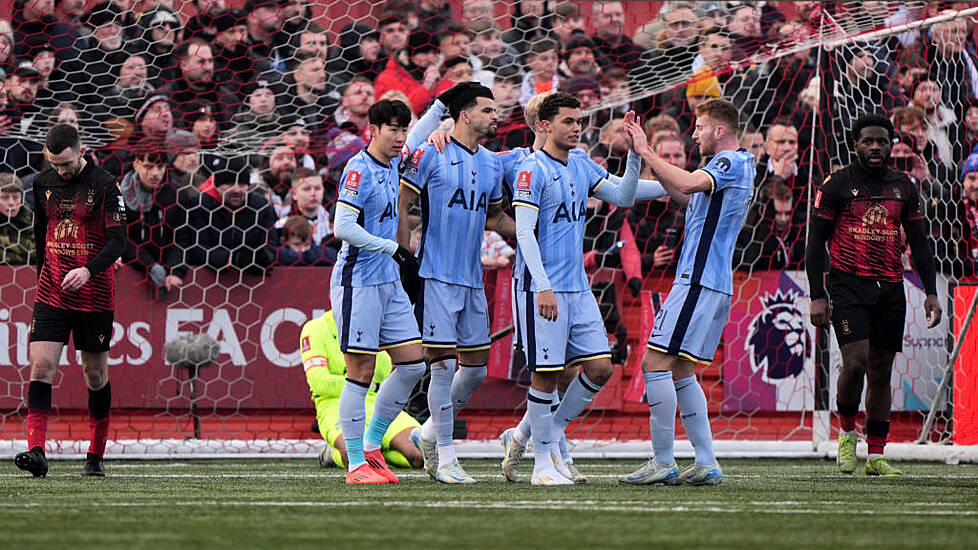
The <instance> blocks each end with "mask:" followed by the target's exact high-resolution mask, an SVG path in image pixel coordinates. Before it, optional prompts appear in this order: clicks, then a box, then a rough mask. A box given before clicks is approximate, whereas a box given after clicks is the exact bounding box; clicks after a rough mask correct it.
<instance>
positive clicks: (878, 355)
mask: <svg viewBox="0 0 978 550" xmlns="http://www.w3.org/2000/svg"><path fill="white" fill-rule="evenodd" d="M852 140H853V142H854V143H855V149H856V157H857V158H856V161H855V162H853V163H852V164H850V165H849V166H846V167H844V168H842V169H841V170H839V171H838V172H836V173H834V174H832V175H831V176H830V177H829V178H828V179H826V180H825V183H823V184H822V188H821V189H820V190H819V191H818V193H817V195H816V197H815V216H814V217H813V218H812V221H811V226H810V228H809V231H810V233H809V241H808V250H807V252H806V269H807V271H808V283H809V288H810V289H811V297H812V308H811V316H812V324H814V325H815V326H817V327H823V328H824V327H828V326H829V323H830V321H831V324H832V326H833V328H834V330H835V335H836V339H837V340H838V341H839V345H840V346H841V348H842V372H841V373H840V374H839V381H838V395H837V397H836V404H837V406H838V410H839V419H840V431H839V458H838V465H839V469H840V470H841V471H842V472H843V473H847V474H851V473H853V472H854V471H855V470H856V413H857V412H858V411H859V400H860V397H861V396H862V391H863V380H864V379H865V380H866V381H867V386H868V387H867V391H866V436H867V437H866V443H867V444H868V446H869V460H867V461H866V467H865V470H864V471H865V474H866V475H876V476H888V477H898V476H902V475H903V473H902V472H900V470H898V469H896V468H894V467H893V466H892V465H890V463H889V462H887V460H886V459H885V458H884V457H883V449H884V447H885V446H886V438H887V436H888V435H889V430H890V402H891V399H892V396H891V389H890V374H891V372H892V369H893V358H894V357H895V356H896V354H897V352H900V351H902V350H903V330H904V324H905V321H906V297H905V295H904V290H903V253H904V251H905V250H906V245H907V244H909V245H910V254H911V256H912V259H913V265H914V269H916V271H917V273H918V274H919V275H920V278H921V281H922V282H923V285H924V292H925V293H926V295H927V297H926V299H925V301H924V309H925V311H926V314H927V317H928V320H929V324H928V328H933V327H935V326H936V325H937V323H939V322H940V320H941V306H940V304H939V302H938V300H937V283H936V274H935V268H934V253H933V251H932V250H931V248H930V244H929V243H928V241H927V230H926V227H925V221H924V219H923V215H922V213H921V212H922V205H921V201H920V194H919V192H918V190H917V188H916V186H915V185H914V184H913V183H912V182H911V181H910V179H909V178H908V177H907V176H906V175H905V174H904V173H903V172H898V171H896V170H894V169H892V168H890V167H888V166H887V164H888V162H889V160H890V147H891V144H892V140H893V125H892V124H891V123H890V121H889V119H887V118H886V117H884V116H881V115H872V114H871V115H863V116H861V117H859V119H857V120H856V122H855V124H854V125H853V128H852ZM901 230H902V231H901ZM904 233H905V234H906V243H904V238H903V234H904ZM826 242H827V243H828V245H829V253H830V256H831V269H830V271H829V273H828V276H827V277H825V276H824V275H823V274H824V273H825V244H826ZM823 277H824V281H823ZM825 283H828V284H827V286H828V295H827V296H826V284H825ZM829 300H831V303H830V301H829Z"/></svg>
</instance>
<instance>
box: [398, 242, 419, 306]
mask: <svg viewBox="0 0 978 550" xmlns="http://www.w3.org/2000/svg"><path fill="white" fill-rule="evenodd" d="M392 257H393V258H394V261H395V262H397V265H398V267H399V268H400V270H401V286H402V287H403V288H404V292H405V293H406V294H407V295H408V299H409V300H411V303H412V304H413V303H414V302H415V301H416V300H417V298H418V296H419V295H420V294H421V277H419V276H418V259H417V258H415V257H414V254H412V253H411V251H410V250H408V249H406V248H404V247H403V246H398V247H397V250H395V251H394V255H393V256H392Z"/></svg>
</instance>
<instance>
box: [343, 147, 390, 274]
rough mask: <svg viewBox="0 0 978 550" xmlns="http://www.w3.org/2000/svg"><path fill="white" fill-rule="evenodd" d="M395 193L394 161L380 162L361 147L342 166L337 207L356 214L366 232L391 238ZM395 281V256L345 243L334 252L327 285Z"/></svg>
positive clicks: (358, 221)
mask: <svg viewBox="0 0 978 550" xmlns="http://www.w3.org/2000/svg"><path fill="white" fill-rule="evenodd" d="M398 192H399V188H398V175H397V162H394V161H392V162H391V163H390V164H389V165H388V164H383V163H381V162H380V161H379V160H377V159H375V158H374V157H373V156H371V155H370V153H368V152H367V150H366V149H363V150H361V151H360V152H359V153H357V154H356V155H354V156H353V157H352V158H350V160H349V161H347V163H346V167H345V168H344V169H343V177H342V178H341V179H340V192H339V197H338V198H337V200H336V202H337V204H336V207H337V208H349V209H350V210H353V211H354V212H356V213H358V214H359V217H358V218H357V223H358V224H359V225H360V226H362V227H363V228H364V230H366V232H367V233H370V234H371V235H374V236H375V237H380V238H383V239H391V240H394V239H395V237H396V235H397V197H398ZM397 280H400V274H399V273H398V269H397V263H396V262H394V258H391V257H390V256H388V255H387V254H384V253H383V252H368V251H366V250H361V249H360V248H358V247H355V246H350V243H347V242H344V243H343V247H342V248H340V252H339V254H337V255H336V265H335V266H333V274H332V276H331V279H330V284H332V285H338V284H339V285H343V286H370V285H378V284H381V283H389V282H391V281H397Z"/></svg>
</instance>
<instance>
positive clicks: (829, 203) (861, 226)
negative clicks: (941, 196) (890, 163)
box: [815, 164, 923, 283]
mask: <svg viewBox="0 0 978 550" xmlns="http://www.w3.org/2000/svg"><path fill="white" fill-rule="evenodd" d="M815 215H816V216H819V217H821V218H824V219H827V220H831V221H833V222H835V229H834V230H833V232H832V236H831V238H830V239H829V255H830V256H831V265H832V269H833V270H835V269H838V270H840V271H845V272H847V273H851V274H853V275H858V276H860V277H864V278H867V279H872V280H875V281H886V282H893V283H898V282H901V281H903V253H904V251H906V241H905V238H904V232H903V227H904V226H905V224H907V223H909V222H912V221H915V220H919V219H921V218H922V217H923V215H922V213H921V204H920V193H919V192H918V190H917V187H916V186H915V185H914V184H913V183H912V182H911V181H910V178H908V177H907V176H906V175H905V174H903V173H902V172H897V171H895V170H892V169H889V168H887V169H886V170H885V171H884V172H883V173H882V174H876V175H873V174H870V173H869V172H867V171H865V170H863V169H861V168H860V167H859V166H856V165H854V164H853V165H849V166H846V167H845V168H843V169H842V170H839V171H838V172H836V173H835V174H832V175H831V176H830V177H829V178H828V179H826V180H825V183H823V184H822V188H821V189H820V190H819V191H818V193H817V194H816V196H815Z"/></svg>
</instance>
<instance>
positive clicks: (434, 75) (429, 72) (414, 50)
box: [374, 29, 441, 116]
mask: <svg viewBox="0 0 978 550" xmlns="http://www.w3.org/2000/svg"><path fill="white" fill-rule="evenodd" d="M439 65H440V59H439V57H438V37H437V36H435V35H433V34H431V33H429V32H428V31H426V30H424V29H415V30H413V31H411V35H410V36H408V43H407V47H405V48H404V49H401V50H399V51H398V52H396V53H394V54H392V55H391V58H390V60H389V61H388V62H387V68H386V69H384V70H383V72H381V73H380V74H379V75H377V80H376V81H375V82H374V93H375V95H376V97H383V96H384V94H386V93H387V92H388V91H390V90H399V91H401V92H404V94H405V95H406V96H407V97H408V101H410V103H411V110H412V111H414V114H415V115H417V116H420V115H421V113H423V112H424V110H425V108H427V107H428V104H429V103H431V98H432V95H431V87H432V86H434V85H435V83H437V82H438V79H439V78H440V77H441V71H440V70H439Z"/></svg>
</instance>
